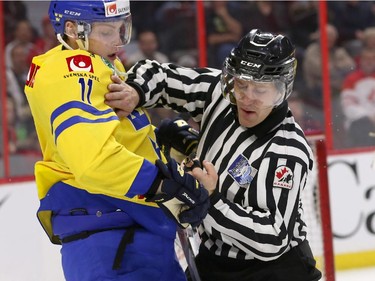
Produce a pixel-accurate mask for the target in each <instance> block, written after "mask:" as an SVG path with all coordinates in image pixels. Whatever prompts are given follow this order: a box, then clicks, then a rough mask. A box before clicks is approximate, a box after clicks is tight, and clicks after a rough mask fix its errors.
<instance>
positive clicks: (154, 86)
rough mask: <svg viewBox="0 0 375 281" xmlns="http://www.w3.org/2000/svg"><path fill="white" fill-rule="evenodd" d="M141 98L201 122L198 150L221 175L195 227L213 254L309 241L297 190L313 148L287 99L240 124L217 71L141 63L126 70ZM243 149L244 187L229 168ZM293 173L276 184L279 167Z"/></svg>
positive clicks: (259, 252)
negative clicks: (248, 177)
mask: <svg viewBox="0 0 375 281" xmlns="http://www.w3.org/2000/svg"><path fill="white" fill-rule="evenodd" d="M129 74H130V75H129V81H132V82H136V83H137V84H139V85H140V86H141V88H142V90H143V91H144V93H145V96H146V103H145V107H154V106H159V107H160V106H163V107H165V108H170V109H173V110H175V111H177V112H189V113H190V115H191V116H192V117H193V119H194V120H195V121H197V122H198V123H200V130H201V140H200V142H199V147H198V156H199V157H200V159H201V160H203V159H206V160H208V161H211V162H212V163H213V164H214V165H215V167H216V170H217V172H218V174H219V187H218V189H217V191H218V192H216V193H214V194H213V195H212V198H211V203H212V207H211V208H210V211H209V214H208V215H207V217H206V218H205V220H204V222H203V225H202V227H201V228H200V231H201V236H202V241H203V243H204V245H205V246H206V247H207V248H208V249H209V250H210V251H211V252H213V253H215V254H216V255H218V256H227V257H232V258H237V259H254V258H256V259H259V260H263V261H269V260H273V259H276V258H278V257H279V256H280V255H282V254H283V253H284V252H285V251H288V250H289V249H290V248H291V247H294V246H296V245H298V244H299V243H301V242H302V241H304V240H305V239H306V225H305V223H304V221H303V209H302V204H301V200H300V197H301V194H300V193H301V192H302V190H303V188H304V187H305V183H306V180H307V177H308V174H309V172H310V171H311V169H312V163H313V161H312V152H311V149H310V147H309V145H308V144H307V142H306V139H305V137H304V134H303V132H302V130H301V128H300V127H299V125H298V124H296V123H295V120H294V118H293V116H292V114H291V112H290V111H289V110H288V108H287V104H286V103H284V104H283V105H282V106H280V107H279V108H278V109H277V110H275V111H274V112H273V113H272V114H271V116H270V117H269V118H267V119H266V120H265V121H264V122H262V124H261V126H256V127H255V128H252V129H246V128H244V127H241V126H240V125H239V123H238V122H237V121H236V117H235V116H236V114H235V108H234V107H233V105H231V104H229V102H228V101H226V100H225V99H224V98H223V95H222V93H221V84H220V74H221V71H220V70H217V69H211V68H196V69H190V68H183V67H179V66H176V65H174V64H162V65H161V64H159V63H157V62H155V61H141V62H139V63H138V64H136V65H135V66H134V67H133V68H132V69H131V70H130V71H129ZM239 155H243V156H244V157H246V158H247V159H248V163H249V164H250V165H251V167H252V168H255V169H257V170H258V172H257V173H256V175H255V177H254V179H253V180H252V181H251V183H250V185H249V186H246V187H243V186H240V185H239V184H238V183H237V182H236V181H235V180H234V179H233V178H232V176H231V175H230V174H229V173H228V168H229V167H230V165H231V164H232V163H233V161H234V160H235V159H236V158H237V157H238V156H239ZM281 165H284V166H287V167H289V168H290V169H291V170H292V172H293V187H292V188H291V189H290V190H289V189H286V188H279V187H274V185H273V181H274V176H275V171H276V169H277V167H279V166H281Z"/></svg>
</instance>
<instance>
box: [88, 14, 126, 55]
mask: <svg viewBox="0 0 375 281" xmlns="http://www.w3.org/2000/svg"><path fill="white" fill-rule="evenodd" d="M124 29H125V27H124V22H123V21H115V22H96V23H93V24H92V30H91V33H90V35H89V43H90V44H89V51H90V52H92V53H94V54H98V55H100V56H102V57H104V58H106V59H108V60H110V61H112V62H113V61H114V60H115V59H116V57H117V53H118V52H119V51H120V49H121V48H122V46H123V37H124V32H125V30H124Z"/></svg>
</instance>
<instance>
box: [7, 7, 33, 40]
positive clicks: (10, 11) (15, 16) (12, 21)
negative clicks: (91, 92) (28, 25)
mask: <svg viewBox="0 0 375 281" xmlns="http://www.w3.org/2000/svg"><path fill="white" fill-rule="evenodd" d="M3 14H4V30H5V33H4V35H5V44H8V43H9V42H10V41H12V40H13V39H14V33H12V32H11V31H12V30H15V29H16V25H17V23H18V22H19V21H22V20H26V19H27V8H26V5H25V3H24V2H23V1H3Z"/></svg>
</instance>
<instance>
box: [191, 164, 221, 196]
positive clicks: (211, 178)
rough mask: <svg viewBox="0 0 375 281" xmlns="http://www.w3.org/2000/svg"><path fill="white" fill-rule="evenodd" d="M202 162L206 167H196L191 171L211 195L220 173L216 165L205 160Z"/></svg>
mask: <svg viewBox="0 0 375 281" xmlns="http://www.w3.org/2000/svg"><path fill="white" fill-rule="evenodd" d="M202 164H203V168H204V169H201V168H199V167H194V168H193V169H192V170H191V172H189V173H190V174H191V175H193V176H194V177H195V178H196V179H197V180H198V181H199V182H200V183H201V184H202V185H203V186H204V188H205V189H206V190H207V191H208V194H209V195H211V194H212V193H213V192H214V191H215V189H216V185H217V180H218V175H217V173H216V170H215V166H214V165H213V164H212V163H211V162H208V161H207V160H203V162H202Z"/></svg>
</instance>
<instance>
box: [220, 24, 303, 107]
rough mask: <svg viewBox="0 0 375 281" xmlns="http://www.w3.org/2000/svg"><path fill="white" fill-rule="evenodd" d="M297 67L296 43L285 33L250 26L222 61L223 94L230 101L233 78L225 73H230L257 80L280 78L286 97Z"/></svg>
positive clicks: (234, 75) (278, 79) (264, 80)
mask: <svg viewBox="0 0 375 281" xmlns="http://www.w3.org/2000/svg"><path fill="white" fill-rule="evenodd" d="M296 67H297V60H296V58H295V47H294V46H293V44H292V42H291V41H290V40H289V39H288V38H287V37H285V36H284V35H281V34H277V35H275V34H272V33H267V32H262V31H261V30H259V29H253V30H251V31H250V32H249V33H248V34H246V35H245V36H244V37H243V38H242V39H241V40H240V42H239V43H238V45H237V46H236V47H235V48H233V49H232V51H231V53H230V55H229V56H228V57H227V58H226V59H225V61H224V64H223V73H222V77H221V79H222V90H223V94H224V96H226V98H228V99H229V100H230V101H231V102H232V101H233V99H234V97H233V79H228V78H227V77H225V76H226V75H228V74H229V75H230V76H233V77H239V78H241V77H250V78H251V80H254V81H257V82H270V81H280V82H282V83H283V87H285V96H284V98H283V100H285V99H287V98H288V97H289V96H290V94H291V93H292V90H293V82H294V77H295V73H296ZM278 84H279V83H276V87H278ZM234 103H235V101H234Z"/></svg>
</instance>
